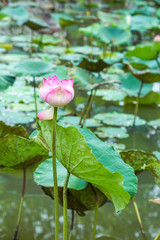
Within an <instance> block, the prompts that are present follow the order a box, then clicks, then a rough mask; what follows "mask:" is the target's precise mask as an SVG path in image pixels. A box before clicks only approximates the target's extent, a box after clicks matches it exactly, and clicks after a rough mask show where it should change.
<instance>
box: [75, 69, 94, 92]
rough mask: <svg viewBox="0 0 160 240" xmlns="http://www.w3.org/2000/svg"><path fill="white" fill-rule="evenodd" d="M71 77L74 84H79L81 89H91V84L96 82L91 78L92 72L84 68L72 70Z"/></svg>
mask: <svg viewBox="0 0 160 240" xmlns="http://www.w3.org/2000/svg"><path fill="white" fill-rule="evenodd" d="M71 76H72V77H73V79H74V82H75V83H77V84H78V87H80V88H83V89H84V88H85V89H87V88H89V85H90V82H91V81H93V80H94V77H93V76H91V72H89V71H87V70H86V69H83V68H75V69H72V72H71Z"/></svg>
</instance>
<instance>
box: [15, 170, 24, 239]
mask: <svg viewBox="0 0 160 240" xmlns="http://www.w3.org/2000/svg"><path fill="white" fill-rule="evenodd" d="M25 187H26V168H24V169H23V185H22V193H21V201H20V205H19V211H18V218H17V225H16V230H15V233H14V237H13V240H17V236H18V230H19V225H20V220H21V214H22V207H23V200H24V193H25Z"/></svg>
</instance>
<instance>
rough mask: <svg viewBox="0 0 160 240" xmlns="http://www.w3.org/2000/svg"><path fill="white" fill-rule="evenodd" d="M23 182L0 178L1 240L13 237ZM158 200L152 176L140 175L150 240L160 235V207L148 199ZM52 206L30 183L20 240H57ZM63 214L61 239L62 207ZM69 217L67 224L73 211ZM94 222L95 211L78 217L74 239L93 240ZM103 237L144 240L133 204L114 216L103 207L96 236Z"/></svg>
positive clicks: (142, 210) (159, 191)
mask: <svg viewBox="0 0 160 240" xmlns="http://www.w3.org/2000/svg"><path fill="white" fill-rule="evenodd" d="M21 180H22V179H20V178H16V177H11V176H8V175H2V176H1V177H0V182H1V183H2V184H1V187H0V193H1V199H0V239H2V240H7V239H12V237H13V232H14V228H15V225H16V217H17V212H18V209H17V206H18V203H19V201H20V192H21V184H22V181H21ZM11 183H12V184H11ZM13 186H14V188H13ZM13 189H14V190H13ZM158 196H160V189H159V188H158V187H157V185H155V184H154V182H153V178H152V176H151V174H150V173H147V172H145V173H142V174H141V175H139V187H138V194H137V195H136V198H135V200H136V202H137V204H138V206H139V210H140V213H141V217H142V221H143V225H144V229H145V231H146V233H147V237H148V240H150V239H153V238H154V237H155V236H156V234H157V233H158V232H159V231H160V226H159V215H160V207H159V205H156V204H153V203H151V202H149V199H151V198H155V197H158ZM53 204H54V202H53V201H52V200H51V199H50V198H49V197H47V196H45V195H44V194H43V192H42V191H41V189H40V188H39V187H38V186H37V185H36V184H35V183H34V182H33V181H32V180H31V179H29V180H28V181H27V187H26V195H25V200H24V208H23V213H22V221H21V225H20V231H19V239H20V240H22V239H23V240H28V239H34V240H44V239H46V240H49V239H54V238H53V233H54V231H53V229H54V219H53V211H54V207H53ZM60 214H61V216H60V232H61V237H60V239H62V227H63V217H62V208H61V207H60ZM68 214H69V218H68V222H70V221H71V214H70V211H68ZM93 219H94V212H93V211H90V212H86V217H80V216H77V214H76V219H75V228H74V231H73V238H72V239H73V240H84V239H86V240H88V239H91V229H92V226H93ZM100 234H103V235H110V236H114V237H117V238H118V239H121V240H135V239H142V238H141V236H140V231H139V225H138V222H137V218H136V215H135V211H134V208H133V205H132V203H130V204H129V205H128V206H127V208H126V209H125V210H124V211H122V212H120V213H117V214H115V212H114V207H113V205H112V204H111V203H110V204H106V205H104V206H103V207H101V208H100V209H99V216H98V226H97V236H98V235H100Z"/></svg>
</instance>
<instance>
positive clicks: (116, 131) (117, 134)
mask: <svg viewBox="0 0 160 240" xmlns="http://www.w3.org/2000/svg"><path fill="white" fill-rule="evenodd" d="M95 134H96V135H97V136H98V137H100V138H127V137H129V134H128V133H127V130H126V129H125V128H113V127H99V128H97V131H96V132H95Z"/></svg>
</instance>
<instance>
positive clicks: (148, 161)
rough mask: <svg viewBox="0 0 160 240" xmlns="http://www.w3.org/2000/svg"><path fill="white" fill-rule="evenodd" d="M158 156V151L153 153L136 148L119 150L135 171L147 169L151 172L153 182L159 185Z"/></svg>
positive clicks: (159, 163) (159, 162) (159, 169)
mask: <svg viewBox="0 0 160 240" xmlns="http://www.w3.org/2000/svg"><path fill="white" fill-rule="evenodd" d="M158 156H159V153H158V154H157V153H156V155H155V154H151V153H147V152H143V151H138V150H129V151H125V152H121V157H122V159H123V160H124V161H125V162H126V163H127V164H129V165H130V166H132V167H133V169H134V171H135V172H136V173H138V172H141V171H143V170H149V171H150V172H151V173H152V174H153V176H154V178H155V182H156V183H157V185H158V186H159V187H160V160H159V159H158Z"/></svg>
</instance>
